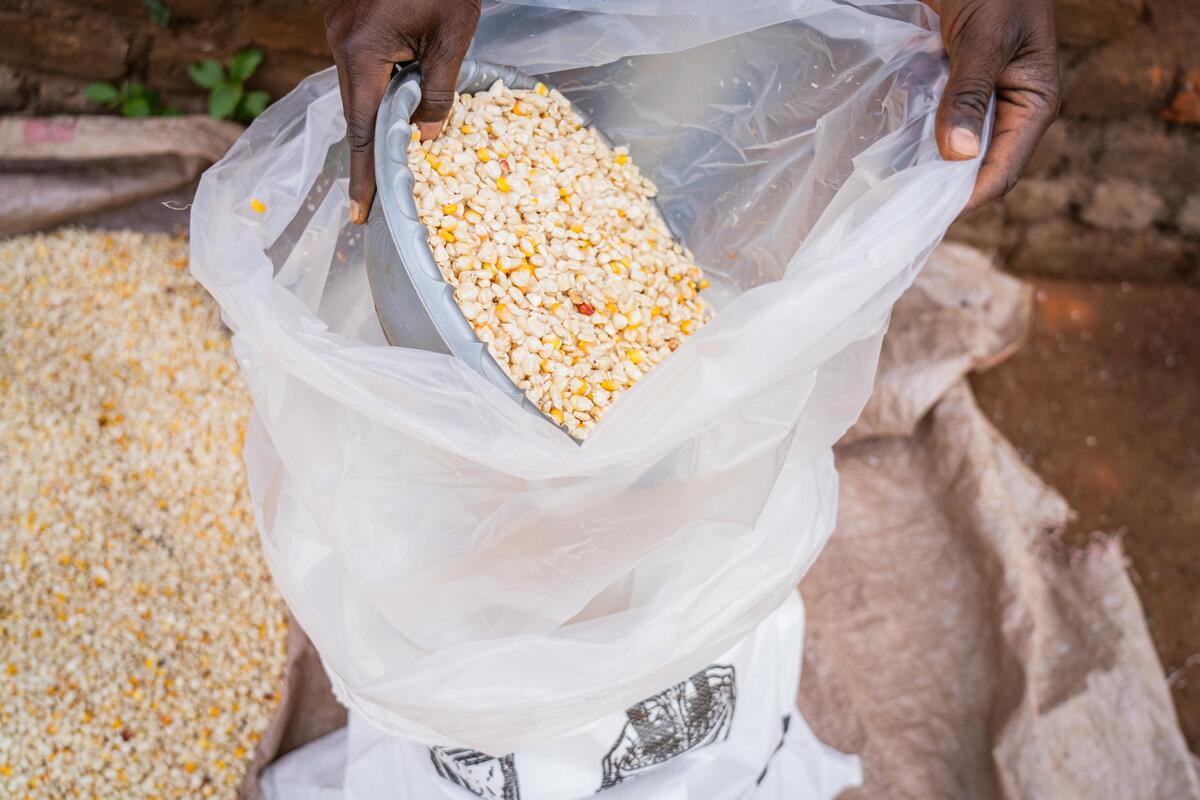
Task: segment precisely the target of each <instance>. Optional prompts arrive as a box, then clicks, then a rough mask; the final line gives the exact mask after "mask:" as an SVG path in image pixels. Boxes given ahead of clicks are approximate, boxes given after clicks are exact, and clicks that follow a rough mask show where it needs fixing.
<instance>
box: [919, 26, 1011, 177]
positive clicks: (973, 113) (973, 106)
mask: <svg viewBox="0 0 1200 800" xmlns="http://www.w3.org/2000/svg"><path fill="white" fill-rule="evenodd" d="M1003 66H1004V65H1003V63H1002V61H1001V59H999V58H997V57H996V54H995V52H994V49H993V48H987V47H973V46H971V44H970V43H964V44H963V45H960V46H959V47H957V48H955V53H954V54H953V55H952V56H951V58H950V78H949V80H948V81H947V82H946V90H945V92H943V93H942V100H941V103H939V104H938V111H937V125H936V129H937V143H938V150H940V151H941V154H942V158H944V159H946V160H948V161H962V160H965V159H969V158H975V157H976V156H978V155H979V151H980V149H981V147H982V144H981V143H982V142H983V126H984V120H985V117H986V116H987V111H988V105H989V104H990V103H991V100H992V92H993V91H995V88H996V81H997V79H998V78H999V76H1000V71H1001V69H1003Z"/></svg>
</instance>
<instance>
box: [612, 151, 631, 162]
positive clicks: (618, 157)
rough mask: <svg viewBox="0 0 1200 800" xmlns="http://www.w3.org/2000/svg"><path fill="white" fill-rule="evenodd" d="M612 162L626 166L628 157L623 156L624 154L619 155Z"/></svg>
mask: <svg viewBox="0 0 1200 800" xmlns="http://www.w3.org/2000/svg"><path fill="white" fill-rule="evenodd" d="M613 160H614V161H616V162H617V163H618V164H628V163H629V156H627V155H625V154H624V153H621V154H619V155H618V156H617V157H616V158H615V159H613Z"/></svg>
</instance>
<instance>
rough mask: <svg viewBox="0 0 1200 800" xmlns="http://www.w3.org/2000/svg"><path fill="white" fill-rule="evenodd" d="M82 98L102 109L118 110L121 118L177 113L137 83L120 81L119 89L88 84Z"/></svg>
mask: <svg viewBox="0 0 1200 800" xmlns="http://www.w3.org/2000/svg"><path fill="white" fill-rule="evenodd" d="M83 96H84V98H86V99H87V100H88V101H89V102H92V103H95V104H96V105H99V106H103V107H104V108H115V109H118V110H119V111H120V112H121V116H123V117H173V116H175V115H176V114H178V113H179V112H178V111H176V110H175V109H173V108H168V107H167V105H166V104H165V103H163V101H162V98H161V97H159V95H158V92H156V91H154V90H153V89H149V88H147V87H146V85H145V84H142V83H138V82H137V81H121V85H120V86H119V87H118V86H114V85H113V84H111V83H107V82H99V83H89V84H88V85H87V86H86V87H84V90H83Z"/></svg>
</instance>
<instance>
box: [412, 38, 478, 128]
mask: <svg viewBox="0 0 1200 800" xmlns="http://www.w3.org/2000/svg"><path fill="white" fill-rule="evenodd" d="M470 42H471V35H470V31H468V32H467V35H466V36H459V35H457V34H456V33H455V32H454V30H453V29H450V30H447V27H445V26H443V27H442V28H441V29H439V30H438V34H437V35H436V36H435V37H434V39H433V41H432V42H431V43H430V45H429V46H428V47H427V48H426V49H425V50H424V52H422V53H420V54H419V55H418V59H419V61H420V64H421V103H420V105H418V106H417V109H416V111H414V112H413V115H412V119H413V122H416V123H417V127H419V128H420V130H421V138H422V139H433V138H436V137H437V135H438V134H439V133H441V132H442V125H443V124H445V121H446V117H448V116H449V115H450V107H451V106H453V105H454V89H455V87H456V86H457V85H458V70H459V68H460V67H461V66H462V62H463V57H464V56H466V54H467V46H468V45H469V44H470Z"/></svg>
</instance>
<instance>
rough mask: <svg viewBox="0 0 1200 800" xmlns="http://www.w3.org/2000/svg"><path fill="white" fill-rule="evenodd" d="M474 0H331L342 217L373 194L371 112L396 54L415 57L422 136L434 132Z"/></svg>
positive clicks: (469, 31) (358, 211)
mask: <svg viewBox="0 0 1200 800" xmlns="http://www.w3.org/2000/svg"><path fill="white" fill-rule="evenodd" d="M479 4H480V0H333V2H332V3H331V4H330V8H329V11H328V13H326V15H325V29H326V36H327V37H328V39H329V46H330V48H331V49H332V50H333V60H334V61H335V62H336V63H337V71H338V81H339V82H340V84H341V90H342V107H343V109H345V112H346V140H347V142H348V143H349V145H350V220H351V221H352V222H356V223H358V224H360V225H361V224H362V223H364V222H366V221H367V213H368V212H369V211H370V210H371V200H372V199H373V198H374V197H375V152H374V143H375V117H376V115H377V114H378V113H379V104H380V103H381V102H382V101H383V93H384V91H385V90H386V89H387V85H388V80H389V79H390V78H391V74H392V66H393V65H394V64H395V63H396V62H397V61H410V60H412V59H416V60H418V61H419V62H420V64H421V104H420V105H419V106H417V110H416V111H414V112H413V116H412V120H413V122H416V123H417V127H418V128H419V129H420V131H421V138H422V139H435V138H437V136H438V134H440V133H441V131H442V125H443V124H444V123H445V121H446V117H447V115H449V113H450V106H451V105H452V104H453V103H454V86H455V84H456V83H457V82H458V69H459V67H461V66H462V61H463V56H465V55H466V53H467V48H468V47H469V46H470V44H471V37H472V36H473V35H474V34H475V27H476V26H477V25H478V24H479Z"/></svg>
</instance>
